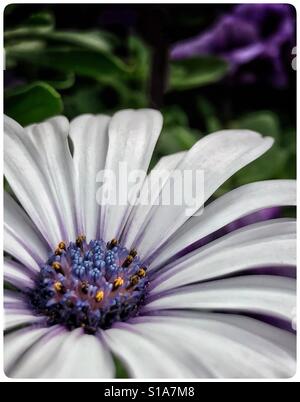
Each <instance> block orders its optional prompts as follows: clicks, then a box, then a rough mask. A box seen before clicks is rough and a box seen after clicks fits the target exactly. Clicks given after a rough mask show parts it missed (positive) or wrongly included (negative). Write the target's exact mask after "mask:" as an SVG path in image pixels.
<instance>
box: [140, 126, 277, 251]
mask: <svg viewBox="0 0 300 402" xmlns="http://www.w3.org/2000/svg"><path fill="white" fill-rule="evenodd" d="M272 143H273V140H272V139H271V138H269V137H265V138H263V137H262V136H261V135H260V134H258V133H255V132H252V131H247V130H241V131H239V130H227V131H219V132H216V133H214V134H211V135H208V136H206V137H204V138H202V139H201V140H200V141H198V142H197V143H196V144H195V145H194V146H193V147H192V148H191V149H190V151H189V152H188V153H187V155H186V157H185V158H184V159H183V160H182V162H181V163H180V164H179V166H178V168H177V170H179V171H182V172H183V171H186V170H192V171H193V172H196V171H203V173H204V189H203V194H199V198H198V199H197V200H195V201H196V202H195V203H194V205H193V206H189V207H188V206H187V205H186V204H185V203H184V202H183V203H182V205H181V206H176V205H175V206H159V207H158V208H156V209H154V211H153V214H150V215H149V219H148V222H147V230H145V231H144V232H143V236H141V238H139V242H138V243H137V244H135V245H134V246H135V247H136V248H137V249H139V250H140V253H141V256H142V257H144V258H149V257H151V256H152V255H154V254H155V252H156V250H157V249H158V248H159V247H160V246H161V245H162V244H163V243H164V242H166V240H167V239H168V238H169V237H170V236H171V235H172V234H173V233H174V232H175V231H176V230H178V229H179V227H180V226H181V225H183V223H184V222H186V221H187V219H188V218H189V217H190V216H192V215H193V214H194V213H195V212H196V211H198V209H199V208H200V207H201V206H202V205H203V203H204V202H205V201H206V200H207V199H208V198H209V197H210V196H211V195H212V194H213V193H214V192H215V191H216V190H217V188H218V187H219V186H220V185H221V184H223V183H224V182H225V181H226V180H227V179H228V178H229V177H231V176H232V175H233V174H234V173H235V172H236V171H238V170H239V169H241V168H242V167H244V166H245V165H247V164H248V163H250V162H252V161H253V160H254V159H257V158H258V157H259V156H260V155H262V154H263V153H265V152H266V151H267V150H268V149H269V148H270V147H271V145H272ZM169 180H170V181H173V182H174V183H175V184H174V187H175V188H177V187H176V186H177V185H179V184H180V182H181V181H182V177H181V176H180V175H178V172H177V173H174V175H171V177H170V179H169ZM166 185H167V184H165V186H166ZM187 212H188V213H187Z"/></svg>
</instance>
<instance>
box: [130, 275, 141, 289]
mask: <svg viewBox="0 0 300 402" xmlns="http://www.w3.org/2000/svg"><path fill="white" fill-rule="evenodd" d="M139 280H140V278H139V277H138V275H132V277H131V278H130V286H135V285H137V284H138V283H139Z"/></svg>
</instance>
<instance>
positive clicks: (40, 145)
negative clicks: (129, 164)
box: [25, 116, 77, 242]
mask: <svg viewBox="0 0 300 402" xmlns="http://www.w3.org/2000/svg"><path fill="white" fill-rule="evenodd" d="M25 132H26V134H27V136H28V137H29V138H30V145H31V146H32V147H33V148H34V156H35V160H36V161H37V163H38V165H39V167H40V169H41V171H42V172H43V174H44V176H45V179H46V181H47V185H48V186H49V189H50V191H51V195H52V198H53V200H54V205H55V208H56V211H57V214H58V218H59V222H60V228H61V231H62V236H63V237H61V238H60V239H59V240H58V242H59V241H60V240H67V241H68V240H69V241H71V240H74V238H75V237H76V234H77V222H76V214H75V191H74V166H73V161H72V156H71V152H70V149H69V144H68V133H69V122H68V120H67V118H66V117H64V116H57V117H53V118H51V119H49V120H46V121H45V122H43V123H39V124H33V125H31V126H29V127H27V128H26V129H25Z"/></svg>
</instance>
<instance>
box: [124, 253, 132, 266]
mask: <svg viewBox="0 0 300 402" xmlns="http://www.w3.org/2000/svg"><path fill="white" fill-rule="evenodd" d="M132 261H133V257H132V255H128V256H127V257H126V258H125V260H124V262H123V264H122V267H129V265H130V264H131V263H132Z"/></svg>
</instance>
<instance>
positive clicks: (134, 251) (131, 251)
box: [129, 248, 137, 258]
mask: <svg viewBox="0 0 300 402" xmlns="http://www.w3.org/2000/svg"><path fill="white" fill-rule="evenodd" d="M129 255H131V256H132V257H133V258H134V257H136V256H137V251H136V249H135V248H133V249H132V250H130V253H129Z"/></svg>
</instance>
